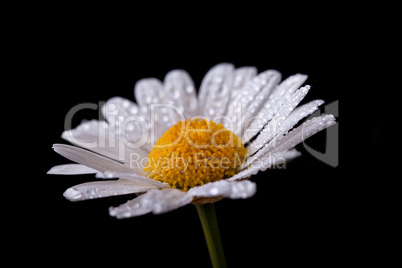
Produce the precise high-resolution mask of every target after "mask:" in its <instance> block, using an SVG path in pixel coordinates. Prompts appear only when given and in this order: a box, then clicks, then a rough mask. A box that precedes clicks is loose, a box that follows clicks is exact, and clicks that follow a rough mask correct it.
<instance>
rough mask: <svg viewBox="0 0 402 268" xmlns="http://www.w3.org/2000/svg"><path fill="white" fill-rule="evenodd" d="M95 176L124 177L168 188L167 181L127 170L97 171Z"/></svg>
mask: <svg viewBox="0 0 402 268" xmlns="http://www.w3.org/2000/svg"><path fill="white" fill-rule="evenodd" d="M96 177H97V178H99V179H112V178H124V179H127V180H130V181H133V182H136V183H138V184H144V185H150V186H155V187H157V188H168V187H170V186H169V184H167V183H162V182H159V181H156V180H152V179H149V178H147V177H144V176H140V175H137V174H133V173H127V172H118V171H117V172H113V171H105V172H103V173H97V174H96Z"/></svg>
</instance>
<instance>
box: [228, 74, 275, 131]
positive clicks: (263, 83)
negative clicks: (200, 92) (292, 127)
mask: <svg viewBox="0 0 402 268" xmlns="http://www.w3.org/2000/svg"><path fill="white" fill-rule="evenodd" d="M280 80H281V74H280V73H279V72H278V71H275V70H266V71H264V72H262V73H260V74H258V75H257V76H255V77H254V78H253V79H251V80H249V81H248V82H247V83H246V85H245V86H244V87H243V88H241V89H240V90H238V92H237V94H236V96H235V97H233V98H232V100H231V102H230V104H229V106H228V111H227V113H226V114H227V115H228V116H229V117H230V119H231V122H241V124H243V122H244V121H245V120H246V119H248V117H250V116H252V115H253V114H254V113H256V112H257V108H258V107H260V106H261V105H262V103H264V102H265V100H266V99H267V98H268V96H269V95H270V93H271V90H272V89H273V88H275V86H276V85H277V84H278V83H279V81H280ZM239 110H240V111H239ZM225 126H226V127H229V128H231V126H229V125H227V123H226V124H225ZM233 129H234V133H235V134H236V135H238V134H240V133H241V127H240V128H238V129H237V128H234V127H233Z"/></svg>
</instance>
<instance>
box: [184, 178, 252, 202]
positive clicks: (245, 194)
mask: <svg viewBox="0 0 402 268" xmlns="http://www.w3.org/2000/svg"><path fill="white" fill-rule="evenodd" d="M256 190H257V187H256V184H255V183H254V182H251V181H248V180H245V181H236V182H230V181H227V180H220V181H217V182H211V183H207V184H205V185H203V186H199V187H194V188H191V189H190V190H189V191H188V193H189V194H190V195H191V196H193V197H218V196H225V197H229V198H232V199H238V198H243V199H244V198H249V197H251V196H253V195H254V194H255V192H256Z"/></svg>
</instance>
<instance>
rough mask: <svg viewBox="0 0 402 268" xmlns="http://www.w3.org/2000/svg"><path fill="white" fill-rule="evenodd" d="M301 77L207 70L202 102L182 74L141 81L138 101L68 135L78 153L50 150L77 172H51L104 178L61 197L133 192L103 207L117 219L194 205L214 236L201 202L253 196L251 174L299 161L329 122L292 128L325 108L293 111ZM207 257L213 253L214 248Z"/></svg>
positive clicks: (105, 109) (225, 67) (114, 106)
mask: <svg viewBox="0 0 402 268" xmlns="http://www.w3.org/2000/svg"><path fill="white" fill-rule="evenodd" d="M306 79H307V76H306V75H302V74H295V75H292V76H290V77H288V78H286V79H285V80H283V81H281V74H280V73H279V72H278V71H275V70H266V71H264V72H261V73H259V74H257V69H256V68H255V67H241V68H234V66H233V65H232V64H228V63H222V64H218V65H216V66H214V67H213V68H211V69H210V70H209V71H208V72H207V74H206V75H205V77H204V78H203V80H202V83H201V86H200V89H199V92H198V95H197V92H196V89H195V86H194V83H193V81H192V79H191V77H190V76H189V74H188V73H187V72H185V71H184V70H172V71H170V72H169V73H167V75H166V76H165V78H164V81H163V82H161V81H159V80H158V79H155V78H147V79H142V80H140V81H138V82H137V83H136V85H135V89H134V93H135V99H136V103H134V102H132V101H130V100H127V99H124V98H121V97H113V98H111V99H109V100H108V101H107V102H106V103H105V104H104V105H103V106H102V108H101V111H102V114H103V116H104V118H105V120H90V121H85V122H82V123H81V124H80V125H79V126H78V127H76V128H75V129H71V130H66V131H65V132H64V133H63V134H62V137H63V138H64V139H66V140H67V141H69V142H71V143H72V144H74V145H76V146H79V147H76V146H70V145H64V144H54V146H53V148H54V150H55V151H56V152H57V153H59V154H60V155H62V156H64V157H65V158H67V159H69V160H71V161H73V162H76V164H65V165H59V166H55V167H53V168H51V169H50V170H49V171H48V173H49V174H87V173H94V174H96V177H97V178H99V179H102V180H100V181H96V182H88V183H83V184H79V185H76V186H73V187H71V188H69V189H67V190H66V191H65V192H64V196H65V197H66V198H67V199H69V200H71V201H79V200H86V199H93V198H100V197H107V196H113V195H123V194H130V193H136V194H137V197H136V198H134V199H133V200H130V201H128V202H127V203H125V204H122V205H120V206H118V207H111V208H110V209H109V212H110V215H111V216H115V217H117V218H128V217H134V216H139V215H143V214H146V213H153V214H160V213H165V212H168V211H171V210H174V209H177V208H179V207H181V206H185V205H187V204H195V205H196V206H197V210H198V211H199V215H200V217H201V222H202V224H203V227H204V231H206V233H207V232H209V231H210V232H212V233H213V230H214V229H216V228H212V229H211V225H208V224H209V223H208V221H207V220H203V219H204V218H208V217H211V216H210V215H213V214H214V211H213V209H211V208H210V207H208V205H207V206H202V205H203V204H210V203H214V202H216V201H218V200H221V199H223V198H232V199H237V198H249V197H251V196H253V195H254V194H255V192H256V184H255V183H254V182H252V181H250V180H249V178H250V176H252V175H254V174H256V173H257V172H259V171H264V170H266V169H267V168H270V167H272V166H273V165H276V164H278V163H280V162H283V161H287V160H289V159H292V158H295V157H298V156H299V155H300V153H299V152H298V151H296V150H295V149H294V147H295V146H296V145H297V144H298V143H300V142H302V141H303V140H305V139H307V138H308V137H310V136H311V135H314V134H315V133H317V132H319V131H321V130H323V129H324V128H327V127H329V126H331V125H333V124H335V118H334V117H333V116H332V115H326V114H322V115H321V116H318V117H315V118H313V119H310V120H307V121H305V122H304V123H302V124H298V122H299V121H300V120H302V119H303V118H305V117H306V116H308V115H310V114H312V113H313V112H314V111H316V110H317V109H318V107H319V106H320V105H322V104H323V103H324V102H323V101H322V100H315V101H311V102H309V103H306V104H304V105H302V106H299V107H297V106H298V104H299V103H300V102H301V101H302V99H303V98H304V97H305V96H306V94H307V93H308V91H309V89H310V86H308V85H306V86H303V87H302V85H303V84H304V82H305V81H306ZM296 125H298V126H297V127H295V126H296ZM113 178H114V180H110V179H113ZM104 179H107V180H104ZM116 179H117V180H116ZM212 217H213V216H212ZM208 230H209V231H208ZM211 230H212V231H211ZM209 236H210V237H211V235H209ZM212 237H213V235H212ZM215 237H218V236H217V235H216V234H215ZM206 238H207V240H208V236H207V234H206ZM215 240H216V239H215ZM207 242H208V241H207ZM211 243H212V244H213V242H211ZM208 245H210V243H208ZM212 251H215V253H211V252H212ZM212 251H211V250H210V253H211V255H212V254H218V253H216V252H217V251H218V252H219V247H218V249H217V248H215V249H214V250H212ZM218 255H219V254H218ZM211 258H212V256H211ZM212 259H213V258H212ZM218 259H219V258H218ZM213 262H214V261H213Z"/></svg>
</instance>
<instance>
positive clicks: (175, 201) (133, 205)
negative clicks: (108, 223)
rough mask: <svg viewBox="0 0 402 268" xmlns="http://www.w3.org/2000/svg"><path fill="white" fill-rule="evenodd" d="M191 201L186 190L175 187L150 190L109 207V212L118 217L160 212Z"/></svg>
mask: <svg viewBox="0 0 402 268" xmlns="http://www.w3.org/2000/svg"><path fill="white" fill-rule="evenodd" d="M191 201H192V197H191V196H190V195H189V194H188V193H187V192H183V191H180V190H177V189H173V188H167V189H163V190H150V191H148V192H147V193H145V194H143V195H140V196H139V197H137V198H135V199H133V200H131V201H128V202H127V203H125V204H122V205H120V206H118V207H111V208H109V213H110V215H111V216H115V217H117V218H119V219H121V218H129V217H135V216H139V215H143V214H146V213H149V212H152V213H154V214H160V213H165V212H168V211H171V210H174V209H177V208H179V207H182V206H184V205H187V204H189V203H190V202H191Z"/></svg>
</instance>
